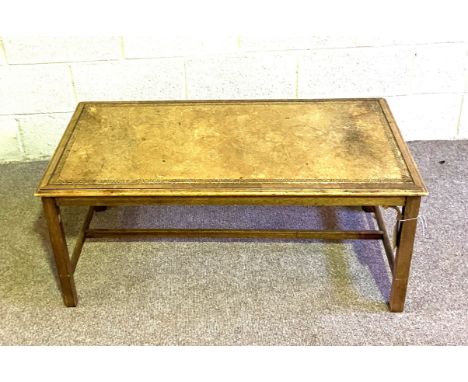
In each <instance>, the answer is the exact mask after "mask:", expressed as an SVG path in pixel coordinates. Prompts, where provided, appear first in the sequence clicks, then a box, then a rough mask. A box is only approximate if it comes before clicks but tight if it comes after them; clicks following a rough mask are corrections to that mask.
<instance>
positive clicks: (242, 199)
mask: <svg viewBox="0 0 468 382" xmlns="http://www.w3.org/2000/svg"><path fill="white" fill-rule="evenodd" d="M55 200H56V202H57V204H58V205H62V206H65V205H68V206H135V205H168V204H169V205H170V204H178V205H301V206H404V205H405V203H406V197H405V196H359V197H358V196H337V197H329V196H311V197H309V196H152V197H148V196H144V197H143V196H135V197H127V196H103V197H58V198H55Z"/></svg>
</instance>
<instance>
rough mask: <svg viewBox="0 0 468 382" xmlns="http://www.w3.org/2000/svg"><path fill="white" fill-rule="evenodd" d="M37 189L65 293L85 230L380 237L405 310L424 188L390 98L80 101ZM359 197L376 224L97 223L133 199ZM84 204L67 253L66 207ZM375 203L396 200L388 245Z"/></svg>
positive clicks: (393, 302)
mask: <svg viewBox="0 0 468 382" xmlns="http://www.w3.org/2000/svg"><path fill="white" fill-rule="evenodd" d="M35 195H36V196H39V197H41V198H42V202H43V207H44V214H45V217H46V219H47V224H48V228H49V234H50V241H51V246H52V249H53V253H54V257H55V261H56V266H57V271H58V276H59V280H60V285H61V289H62V295H63V301H64V303H65V305H66V306H76V304H77V293H76V289H75V282H74V279H73V274H74V272H75V268H76V265H77V262H78V259H79V256H80V253H81V250H82V247H83V244H84V242H85V240H86V239H87V238H109V237H110V238H113V237H166V236H167V237H239V238H246V237H247V238H282V239H325V240H345V239H378V240H382V241H383V246H384V248H385V253H386V255H387V258H388V262H389V265H390V269H391V271H392V286H391V292H390V298H389V308H390V310H391V311H392V312H401V311H403V308H404V302H405V296H406V288H407V282H408V277H409V271H410V262H411V256H412V252H413V243H414V238H415V232H416V224H417V218H418V211H419V205H420V200H421V196H424V195H427V190H426V188H425V186H424V184H423V181H422V179H421V176H420V175H419V173H418V170H417V168H416V165H415V163H414V161H413V159H412V157H411V154H410V152H409V150H408V147H407V146H406V144H405V143H404V141H403V139H402V136H401V134H400V132H399V130H398V127H397V125H396V123H395V120H394V118H393V117H392V114H391V112H390V109H389V107H388V105H387V103H386V101H385V100H384V99H376V98H371V99H331V100H245V101H244V100H242V101H237V100H230V101H159V102H158V101H152V102H83V103H80V104H78V106H77V108H76V111H75V113H74V115H73V117H72V119H71V121H70V123H69V125H68V127H67V129H66V131H65V133H64V135H63V138H62V140H61V141H60V144H59V145H58V147H57V150H56V151H55V154H54V155H53V157H52V159H51V161H50V163H49V166H48V167H47V170H46V171H45V174H44V176H43V178H42V181H41V182H40V185H39V187H38V189H37V192H36V194H35ZM160 204H182V205H193V204H197V205H213V204H214V205H303V206H362V207H364V210H365V211H367V212H373V213H374V214H375V218H376V220H377V224H378V229H375V230H355V231H338V230H327V231H323V230H226V229H210V230H199V229H152V228H148V229H90V228H89V227H90V222H91V219H92V217H93V213H94V211H95V210H102V209H105V208H106V207H107V206H128V205H160ZM61 205H76V206H89V209H88V213H87V216H86V218H85V221H84V224H83V227H82V229H81V231H80V233H79V236H78V239H77V243H76V246H75V249H74V250H73V252H72V255H71V257H70V256H69V253H68V249H67V244H66V239H65V233H64V228H63V225H62V221H61V215H60V206H61ZM379 206H401V208H402V211H401V218H399V219H398V220H397V237H396V245H392V243H391V241H390V238H389V235H388V233H387V230H386V228H385V224H384V220H383V217H382V212H381V210H380V207H379Z"/></svg>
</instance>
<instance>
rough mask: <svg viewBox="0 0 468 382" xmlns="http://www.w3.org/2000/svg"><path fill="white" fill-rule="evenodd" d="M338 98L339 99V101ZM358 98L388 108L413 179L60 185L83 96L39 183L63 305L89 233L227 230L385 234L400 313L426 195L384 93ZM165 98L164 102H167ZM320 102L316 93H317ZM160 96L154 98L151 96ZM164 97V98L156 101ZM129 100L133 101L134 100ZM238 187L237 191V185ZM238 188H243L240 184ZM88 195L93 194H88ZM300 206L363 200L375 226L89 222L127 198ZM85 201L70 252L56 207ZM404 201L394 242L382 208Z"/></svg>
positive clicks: (68, 301) (245, 234)
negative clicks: (250, 185)
mask: <svg viewBox="0 0 468 382" xmlns="http://www.w3.org/2000/svg"><path fill="white" fill-rule="evenodd" d="M270 101H271V100H269V101H263V100H255V101H218V102H219V103H226V104H229V103H249V102H250V103H255V102H270ZM286 101H287V102H292V101H290V100H275V102H286ZM312 101H313V100H295V101H294V102H312ZM342 101H343V100H340V102H342ZM361 101H369V102H378V105H380V106H379V107H380V108H381V110H382V112H383V113H384V115H385V120H386V123H387V124H388V126H389V128H390V130H391V134H392V136H393V139H394V140H395V142H396V145H397V147H398V150H399V152H400V154H401V156H402V158H403V160H404V163H405V166H406V168H407V170H408V171H409V174H410V178H411V182H410V183H407V184H404V185H402V184H396V185H395V184H392V183H382V184H376V183H370V182H369V183H367V184H366V183H362V184H359V185H350V184H336V185H335V184H332V186H329V188H328V189H321V188H320V187H319V186H317V187H312V188H302V189H300V188H299V189H292V188H288V187H287V186H288V185H287V184H286V185H285V187H286V188H284V190H283V191H281V190H280V192H271V191H268V190H267V189H261V188H258V189H257V190H255V189H253V191H252V190H250V191H248V192H232V189H229V188H222V187H218V188H217V189H216V190H215V191H213V190H211V191H210V190H208V191H207V190H205V189H201V188H193V189H184V190H178V191H177V192H175V193H174V192H173V191H174V190H170V189H163V190H159V191H158V192H155V190H154V189H149V188H145V187H141V188H138V187H134V188H130V187H123V188H121V189H119V188H114V187H108V188H99V187H96V188H95V189H94V190H91V191H90V190H89V189H86V188H83V187H80V186H79V185H73V184H72V185H70V186H67V187H65V186H63V187H62V186H60V187H57V186H56V185H54V184H51V183H50V180H51V178H52V175H53V173H54V171H55V169H56V167H57V164H58V163H59V161H60V158H61V156H62V154H63V152H64V150H65V147H66V145H67V143H68V141H69V139H70V136H71V134H72V132H73V129H74V127H75V125H76V122H77V120H78V119H79V116H80V113H81V111H82V110H83V107H84V106H85V105H86V104H95V103H80V104H79V105H78V107H77V110H76V111H75V114H74V116H73V117H72V120H71V121H70V124H69V126H68V128H67V130H66V132H65V134H64V136H63V138H62V141H61V143H60V144H59V147H58V148H57V150H56V153H55V154H54V157H53V158H52V160H51V162H50V163H49V167H48V169H47V170H46V173H45V174H44V177H43V180H42V181H41V184H40V185H39V188H38V190H37V192H36V196H39V197H41V199H42V203H43V207H44V214H45V217H46V220H47V224H48V229H49V235H50V241H51V245H52V249H53V253H54V257H55V262H56V265H57V272H58V276H59V280H60V286H61V289H62V295H63V301H64V303H65V305H66V306H69V307H73V306H76V305H77V302H78V299H77V293H76V288H75V282H74V277H73V276H74V272H75V270H76V265H77V263H78V259H79V257H80V254H81V251H82V248H83V244H84V242H85V240H86V239H87V238H94V239H98V238H117V237H126V238H131V237H197V238H198V237H215V238H220V237H229V238H272V239H274V238H279V239H291V240H294V239H322V240H348V239H360V240H361V239H366V240H382V242H383V246H384V249H385V253H386V257H387V259H388V263H389V266H390V270H391V273H392V285H391V291H390V297H389V302H388V304H389V309H390V311H392V312H402V311H403V309H404V303H405V297H406V289H407V283H408V278H409V272H410V264H411V257H412V253H413V245H414V239H415V233H416V226H417V218H418V213H419V206H420V201H421V196H424V195H427V190H426V188H425V186H424V183H423V181H422V178H421V177H420V175H419V172H418V170H417V167H416V165H415V163H414V161H413V159H412V157H411V154H410V152H409V149H408V147H407V146H406V144H405V143H404V140H403V138H402V136H401V133H400V131H399V129H398V128H397V126H396V123H395V121H394V119H393V116H392V114H391V112H390V109H389V108H388V105H387V103H386V101H385V100H383V99H361ZM167 102H169V101H167ZM170 102H171V103H173V104H177V102H180V103H185V104H187V103H193V104H197V103H203V102H216V101H190V102H186V101H170ZM317 102H320V100H317ZM154 103H156V104H157V103H158V102H154ZM161 103H164V102H161ZM128 104H135V105H138V104H139V102H133V103H128ZM237 191H239V190H237ZM241 191H242V190H241ZM90 194H91V195H90ZM166 204H172V205H275V206H286V205H300V206H362V207H363V208H364V210H365V211H366V212H372V213H374V214H375V218H376V221H377V226H378V229H377V230H359V231H334V230H328V231H323V230H227V229H208V230H206V229H205V230H199V229H90V228H89V227H90V223H91V220H92V218H93V214H94V212H95V211H96V210H98V211H99V210H102V209H105V208H107V207H108V206H131V205H138V206H141V205H166ZM62 205H71V206H88V207H89V209H88V213H87V215H86V218H85V221H84V223H83V226H82V228H81V230H80V233H79V235H78V239H77V242H76V246H75V248H74V250H73V252H72V255H71V257H70V255H69V252H68V248H67V243H66V238H65V232H64V227H63V224H62V218H61V214H60V206H62ZM381 206H384V207H401V208H402V210H401V217H400V218H399V221H397V238H396V241H395V242H396V245H395V248H394V246H393V245H392V243H391V242H390V238H389V235H388V233H387V230H386V228H385V223H384V219H383V216H382V212H381V209H380V207H381Z"/></svg>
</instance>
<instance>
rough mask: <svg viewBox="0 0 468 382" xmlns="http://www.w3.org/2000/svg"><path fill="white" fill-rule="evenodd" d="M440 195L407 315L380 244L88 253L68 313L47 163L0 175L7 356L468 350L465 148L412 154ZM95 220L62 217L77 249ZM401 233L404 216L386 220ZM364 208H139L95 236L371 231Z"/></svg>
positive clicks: (129, 245)
mask: <svg viewBox="0 0 468 382" xmlns="http://www.w3.org/2000/svg"><path fill="white" fill-rule="evenodd" d="M410 147H411V149H412V152H413V153H414V156H415V158H416V160H417V162H418V164H419V166H420V169H421V172H422V174H423V177H424V179H425V181H426V184H427V186H428V188H429V191H430V196H429V197H428V198H426V199H425V200H424V202H423V205H422V210H421V213H422V214H423V215H424V216H425V219H426V221H427V230H426V231H425V232H424V235H423V232H422V230H421V225H420V227H419V228H418V237H417V243H416V246H415V253H414V256H413V266H412V274H411V280H410V285H409V292H408V297H407V303H406V310H405V312H404V313H402V314H394V313H389V312H388V311H387V307H386V305H385V301H386V299H387V297H388V294H389V288H390V279H389V272H388V270H387V268H388V266H387V264H386V260H385V257H384V252H383V249H382V247H381V244H380V243H378V242H374V241H347V242H320V241H300V242H297V241H296V242H294V241H292V242H291V241H289V242H288V241H277V240H243V241H242V240H213V239H206V240H152V241H134V242H124V241H105V242H103V241H93V242H92V241H89V242H86V243H85V246H84V250H83V253H82V257H81V259H80V262H79V264H78V267H77V272H76V276H75V278H76V285H77V289H78V294H79V299H80V300H79V305H78V307H77V308H65V307H64V306H63V304H62V298H61V296H60V292H59V289H58V287H57V281H56V277H55V271H54V265H53V262H52V258H51V253H50V249H49V247H48V239H47V230H46V226H45V221H44V217H43V216H42V211H41V204H40V201H39V200H38V199H37V198H34V197H33V192H34V189H35V187H36V185H37V183H38V180H39V178H40V177H41V176H42V172H43V170H44V168H45V165H46V163H45V162H33V163H12V164H3V165H0V182H1V195H0V196H1V198H0V211H1V215H0V344H3V345H23V344H29V345H42V344H48V345H68V344H71V345H80V344H87V345H92V344H95V345H132V344H133V345H144V344H145V345H146V344H148V345H364V344H367V345H384V344H395V345H396V344H414V345H423V344H428V345H429V344H440V345H446V344H453V345H456V344H459V345H467V344H468V330H467V318H468V315H467V301H468V288H467V284H466V280H467V269H468V266H467V265H468V264H467V255H468V245H467V239H468V236H467V231H468V219H467V216H468V209H467V204H466V203H467V201H468V186H467V183H466V182H467V179H468V141H458V142H446V141H440V142H436V141H432V142H413V143H411V145H410ZM84 214H85V209H84V208H79V207H67V208H64V211H63V217H64V220H65V222H66V229H67V233H68V234H69V245H70V246H71V245H73V241H74V237H75V236H76V234H77V232H78V229H79V227H80V225H81V222H82V219H83V217H84ZM386 218H387V219H389V222H391V221H392V220H391V219H392V218H394V212H392V211H391V210H388V211H387V212H386ZM373 224H374V223H373V218H372V214H365V213H363V212H362V211H361V210H360V208H342V209H334V208H322V209H319V208H305V207H245V206H243V207H240V206H239V207H232V206H231V207H204V206H202V207H198V206H196V207H194V206H163V207H132V208H111V209H109V210H107V211H106V212H101V213H98V215H97V218H96V220H94V221H93V226H100V227H113V226H114V227H116V226H122V225H124V226H138V227H174V228H176V227H190V228H195V227H200V228H209V227H217V228H221V227H228V228H234V227H238V228H284V229H288V228H302V229H304V228H313V227H330V228H332V227H335V226H336V225H338V226H339V227H341V228H350V229H351V228H357V227H362V228H370V226H372V225H373Z"/></svg>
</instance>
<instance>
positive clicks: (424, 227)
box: [388, 206, 427, 249]
mask: <svg viewBox="0 0 468 382" xmlns="http://www.w3.org/2000/svg"><path fill="white" fill-rule="evenodd" d="M388 208H393V209H394V210H396V211H397V217H396V223H395V227H394V229H393V235H392V246H393V249H395V248H396V247H397V240H398V232H399V231H400V224H401V222H407V221H411V220H418V219H420V220H421V229H422V236H423V237H426V230H427V222H426V219H425V218H424V215H419V216H418V217H416V218H407V219H402V217H403V214H402V212H401V210H400V209H399V208H398V207H396V206H389V207H388Z"/></svg>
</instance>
